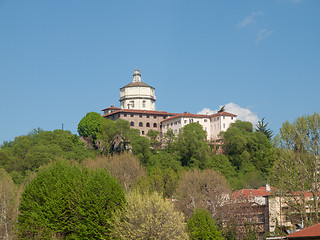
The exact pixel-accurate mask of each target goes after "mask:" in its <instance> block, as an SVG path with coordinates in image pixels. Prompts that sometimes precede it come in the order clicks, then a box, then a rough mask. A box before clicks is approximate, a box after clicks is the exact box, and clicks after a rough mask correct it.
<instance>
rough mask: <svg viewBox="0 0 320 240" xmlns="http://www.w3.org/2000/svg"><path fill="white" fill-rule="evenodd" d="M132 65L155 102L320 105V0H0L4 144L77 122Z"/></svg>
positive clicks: (291, 112) (114, 96) (278, 113)
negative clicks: (35, 131) (36, 130)
mask: <svg viewBox="0 0 320 240" xmlns="http://www.w3.org/2000/svg"><path fill="white" fill-rule="evenodd" d="M135 68H139V69H140V70H141V74H142V81H144V82H146V83H148V84H149V85H151V86H153V87H155V89H156V97H157V102H156V108H157V110H164V111H168V112H184V111H188V112H191V113H198V112H208V111H214V110H217V109H219V107H220V106H222V105H226V106H228V108H227V110H232V111H236V112H237V113H238V114H239V116H241V118H242V119H244V120H245V119H247V120H250V121H253V122H255V121H257V120H258V119H261V118H263V117H265V119H266V121H267V122H269V125H268V126H269V127H270V128H271V129H272V130H274V131H275V132H278V131H279V128H280V127H281V125H282V123H283V122H284V121H286V120H289V121H290V122H292V121H293V120H294V119H296V118H297V117H299V116H302V115H306V114H313V113H314V112H319V111H320V105H319V103H320V95H319V89H320V1H318V0H264V1H263V0H242V1H239V0H230V1H226V0H220V1H216V0H201V1H187V0H174V1H173V0H158V1H153V0H137V1H134V0H119V1H107V0H95V1H82V0H68V1H65V0H55V1H43V0H28V1H25V0H19V1H18V0H0V83H1V88H0V90H1V93H0V143H2V142H3V141H4V140H13V139H14V138H15V137H16V136H19V135H25V134H27V133H28V132H29V131H31V130H32V129H34V128H38V127H40V128H42V129H44V130H54V129H58V128H61V126H62V124H64V129H67V130H70V131H72V132H73V133H77V130H76V129H77V125H78V123H79V121H80V120H81V118H82V117H84V116H85V114H86V113H88V112H91V111H94V112H99V113H102V112H101V110H102V109H103V108H106V107H108V106H110V105H115V106H119V88H120V87H123V86H124V85H126V84H127V83H129V82H131V81H132V74H133V70H134V69H135Z"/></svg>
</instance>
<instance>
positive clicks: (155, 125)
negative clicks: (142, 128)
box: [153, 123, 164, 128]
mask: <svg viewBox="0 0 320 240" xmlns="http://www.w3.org/2000/svg"><path fill="white" fill-rule="evenodd" d="M153 127H155V128H156V127H157V124H156V123H154V124H153ZM163 127H164V126H163Z"/></svg>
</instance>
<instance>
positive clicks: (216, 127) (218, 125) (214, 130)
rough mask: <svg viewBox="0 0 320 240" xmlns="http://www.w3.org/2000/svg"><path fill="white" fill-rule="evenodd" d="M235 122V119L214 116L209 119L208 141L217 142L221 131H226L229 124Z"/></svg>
mask: <svg viewBox="0 0 320 240" xmlns="http://www.w3.org/2000/svg"><path fill="white" fill-rule="evenodd" d="M235 121H236V117H231V116H216V117H212V118H210V140H218V139H220V138H221V137H220V136H219V134H220V132H221V131H226V130H227V129H228V128H229V127H230V124H231V123H234V122H235Z"/></svg>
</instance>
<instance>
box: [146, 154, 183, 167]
mask: <svg viewBox="0 0 320 240" xmlns="http://www.w3.org/2000/svg"><path fill="white" fill-rule="evenodd" d="M148 166H151V167H159V168H160V169H161V170H165V169H168V168H171V169H172V170H174V171H175V172H179V171H182V166H181V162H180V160H179V157H178V156H176V155H173V154H170V153H168V152H166V151H163V152H159V153H157V154H155V155H152V156H151V158H150V160H149V162H148Z"/></svg>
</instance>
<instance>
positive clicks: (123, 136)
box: [115, 119, 131, 151]
mask: <svg viewBox="0 0 320 240" xmlns="http://www.w3.org/2000/svg"><path fill="white" fill-rule="evenodd" d="M115 126H116V129H117V135H118V138H119V140H120V147H119V149H120V151H123V150H127V147H128V146H127V145H128V144H129V141H130V135H131V128H130V123H129V122H128V121H126V120H123V119H118V120H117V121H116V122H115Z"/></svg>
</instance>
